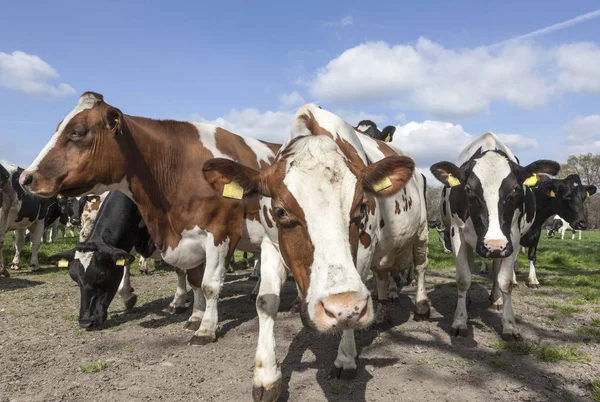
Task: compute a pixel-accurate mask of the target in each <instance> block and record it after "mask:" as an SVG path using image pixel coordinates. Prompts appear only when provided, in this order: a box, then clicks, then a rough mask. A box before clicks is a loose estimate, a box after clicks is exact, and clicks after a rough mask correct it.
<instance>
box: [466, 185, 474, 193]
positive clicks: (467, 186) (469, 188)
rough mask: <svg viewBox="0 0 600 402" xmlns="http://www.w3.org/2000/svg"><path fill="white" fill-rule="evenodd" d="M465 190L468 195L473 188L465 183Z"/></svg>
mask: <svg viewBox="0 0 600 402" xmlns="http://www.w3.org/2000/svg"><path fill="white" fill-rule="evenodd" d="M465 192H466V193H467V194H468V195H471V194H473V189H472V188H471V186H469V185H468V184H467V185H466V186H465Z"/></svg>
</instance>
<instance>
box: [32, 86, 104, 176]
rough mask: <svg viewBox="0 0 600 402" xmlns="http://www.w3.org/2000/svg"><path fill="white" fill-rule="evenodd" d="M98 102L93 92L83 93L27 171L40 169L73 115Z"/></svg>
mask: <svg viewBox="0 0 600 402" xmlns="http://www.w3.org/2000/svg"><path fill="white" fill-rule="evenodd" d="M96 102H98V99H97V98H96V97H95V96H94V95H93V94H87V93H86V94H83V95H82V96H81V98H79V103H77V106H75V109H73V110H72V111H71V113H69V114H68V115H67V117H65V118H64V119H63V121H62V122H61V123H60V125H59V126H58V129H57V130H56V133H54V135H53V136H52V138H50V141H49V142H48V144H46V146H45V147H44V149H42V150H41V151H40V153H39V154H38V156H37V158H35V160H34V161H33V162H32V163H31V166H29V167H28V168H27V169H26V170H27V172H29V173H34V172H36V171H37V170H38V167H39V164H40V162H41V161H42V160H44V158H45V157H46V155H48V153H49V152H50V151H51V150H52V148H54V146H55V145H56V142H57V141H58V138H59V137H60V136H61V135H62V133H63V130H64V129H65V127H66V126H67V124H69V122H70V121H71V119H73V117H75V116H77V115H78V114H79V113H81V112H83V111H84V110H87V109H91V108H92V107H94V104H95V103H96Z"/></svg>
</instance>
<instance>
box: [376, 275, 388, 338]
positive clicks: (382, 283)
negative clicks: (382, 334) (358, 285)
mask: <svg viewBox="0 0 600 402" xmlns="http://www.w3.org/2000/svg"><path fill="white" fill-rule="evenodd" d="M373 274H374V275H373V276H374V277H375V283H376V284H377V300H378V301H379V303H377V311H376V312H375V322H374V325H375V327H380V329H383V328H381V327H385V326H387V325H391V324H392V316H391V315H390V312H389V310H388V304H389V302H390V301H389V299H388V289H389V282H390V273H389V271H379V272H374V273H373Z"/></svg>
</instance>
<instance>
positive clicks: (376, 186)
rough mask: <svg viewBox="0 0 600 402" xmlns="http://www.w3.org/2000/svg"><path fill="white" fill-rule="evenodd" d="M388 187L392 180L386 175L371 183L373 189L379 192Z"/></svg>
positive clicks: (390, 185)
mask: <svg viewBox="0 0 600 402" xmlns="http://www.w3.org/2000/svg"><path fill="white" fill-rule="evenodd" d="M389 187H392V181H391V180H390V178H389V177H387V176H385V177H384V178H383V179H381V180H379V181H378V182H377V183H375V184H373V190H375V191H376V192H380V191H382V190H385V189H386V188H389Z"/></svg>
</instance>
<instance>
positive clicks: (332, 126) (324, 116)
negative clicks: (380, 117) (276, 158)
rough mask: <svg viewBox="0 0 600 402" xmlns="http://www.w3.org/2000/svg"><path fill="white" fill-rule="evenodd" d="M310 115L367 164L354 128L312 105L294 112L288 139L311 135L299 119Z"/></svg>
mask: <svg viewBox="0 0 600 402" xmlns="http://www.w3.org/2000/svg"><path fill="white" fill-rule="evenodd" d="M311 114H312V116H314V118H315V119H316V120H317V121H318V122H319V126H320V127H321V128H323V129H324V130H327V131H328V132H329V133H330V134H331V135H332V136H333V139H334V140H336V139H338V138H339V139H342V140H344V141H346V142H348V143H349V144H350V145H351V146H352V147H353V148H354V149H355V150H356V153H357V154H358V156H359V157H360V159H362V161H363V162H364V163H365V164H367V158H366V156H365V151H364V149H363V147H362V144H361V143H360V140H359V139H358V136H357V135H356V132H355V131H354V127H352V126H351V125H350V124H348V123H347V122H345V121H344V120H343V119H342V118H340V117H339V116H337V115H335V114H333V113H331V112H328V111H327V110H324V109H321V108H320V107H318V106H317V105H315V104H312V103H310V104H307V105H304V106H302V107H301V108H300V109H299V110H298V112H296V117H295V118H294V121H293V123H292V132H291V136H290V139H292V138H296V137H299V136H304V135H311V134H313V133H311V131H310V130H309V129H308V127H306V124H305V120H304V119H303V118H302V117H301V116H303V115H307V116H310V115H311ZM314 134H321V133H314ZM282 148H283V147H282Z"/></svg>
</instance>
